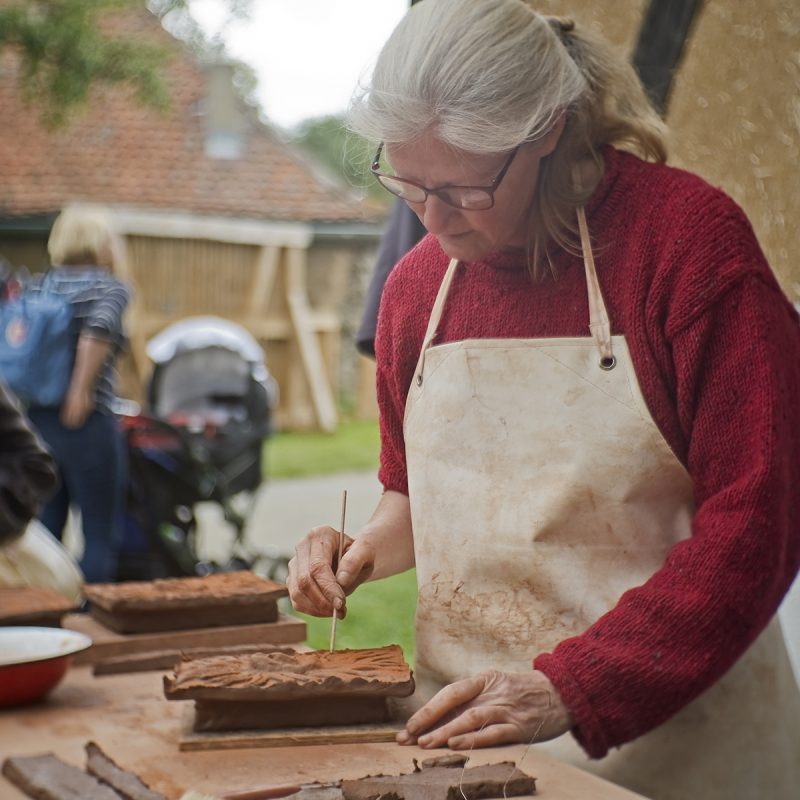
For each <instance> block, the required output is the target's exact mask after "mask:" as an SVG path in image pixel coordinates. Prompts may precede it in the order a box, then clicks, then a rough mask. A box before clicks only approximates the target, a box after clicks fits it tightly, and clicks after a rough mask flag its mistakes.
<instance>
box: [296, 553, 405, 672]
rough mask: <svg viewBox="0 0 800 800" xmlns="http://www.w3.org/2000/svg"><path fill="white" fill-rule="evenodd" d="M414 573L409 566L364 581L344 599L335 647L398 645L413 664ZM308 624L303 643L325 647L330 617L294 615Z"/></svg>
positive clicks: (327, 643) (328, 633) (320, 648)
mask: <svg viewBox="0 0 800 800" xmlns="http://www.w3.org/2000/svg"><path fill="white" fill-rule="evenodd" d="M416 606H417V576H416V572H415V571H414V570H413V569H412V570H409V571H408V572H404V573H403V574H402V575H395V576H393V577H391V578H386V579H385V580H382V581H375V582H373V583H365V584H363V585H362V586H359V587H358V589H356V591H355V593H354V594H353V595H351V596H350V597H348V599H347V616H346V617H345V618H344V619H340V620H338V621H337V623H336V649H337V650H339V649H342V648H345V647H352V648H362V647H382V646H383V645H385V644H399V645H400V646H401V647H402V648H403V655H404V656H405V658H406V661H407V662H408V663H409V664H411V665H412V666H413V664H414V651H415V648H414V611H415V609H416ZM297 616H298V617H301V618H302V619H304V620H305V621H306V624H307V625H308V638H307V644H308V645H309V647H313V648H314V649H316V650H327V649H328V647H329V646H330V639H331V620H330V617H327V618H323V619H320V618H317V617H309V616H307V615H305V614H297Z"/></svg>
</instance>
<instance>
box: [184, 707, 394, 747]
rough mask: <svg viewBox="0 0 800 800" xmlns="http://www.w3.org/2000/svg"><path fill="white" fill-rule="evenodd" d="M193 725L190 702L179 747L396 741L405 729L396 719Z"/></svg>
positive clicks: (192, 708) (285, 745) (276, 745)
mask: <svg viewBox="0 0 800 800" xmlns="http://www.w3.org/2000/svg"><path fill="white" fill-rule="evenodd" d="M193 724H194V704H193V703H187V707H186V708H185V709H184V710H183V716H182V718H181V733H180V738H179V739H178V749H179V750H182V751H190V750H238V749H240V748H250V747H298V746H304V745H326V744H367V743H372V742H394V739H395V736H396V734H397V732H398V731H400V730H401V729H402V728H403V723H402V722H399V721H395V722H384V723H381V724H374V725H340V726H336V727H333V726H332V727H328V728H275V729H273V730H264V731H229V732H216V731H213V732H208V733H198V732H197V731H194V730H192V725H193Z"/></svg>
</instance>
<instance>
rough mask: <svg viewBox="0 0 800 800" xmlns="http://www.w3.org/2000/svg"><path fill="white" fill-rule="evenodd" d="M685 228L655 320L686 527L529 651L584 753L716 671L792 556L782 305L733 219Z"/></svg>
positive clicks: (796, 419) (796, 522)
mask: <svg viewBox="0 0 800 800" xmlns="http://www.w3.org/2000/svg"><path fill="white" fill-rule="evenodd" d="M698 229H699V230H698V234H697V237H696V238H695V239H694V240H692V241H686V242H680V240H678V245H679V246H678V247H677V248H676V255H675V262H674V264H673V266H675V264H677V262H678V261H682V266H681V268H680V270H678V269H677V268H675V269H673V270H672V271H673V273H676V274H677V273H679V274H680V275H682V276H683V277H679V278H674V279H671V280H672V284H671V285H670V286H669V289H668V290H667V289H663V291H664V292H667V291H668V292H669V293H670V295H671V309H672V310H671V313H670V314H669V317H668V321H667V324H666V328H665V327H664V325H663V320H662V322H661V330H662V336H663V335H664V333H663V332H664V330H666V342H665V343H666V348H665V350H666V351H668V352H669V353H670V354H671V360H672V363H671V367H670V368H671V369H672V370H674V397H673V398H672V400H671V402H672V403H674V405H675V407H676V409H677V415H678V418H679V420H680V425H681V427H682V429H683V435H684V436H685V440H686V442H688V446H687V451H686V455H685V460H686V465H687V468H688V470H689V472H690V474H691V477H692V480H693V483H694V487H695V509H696V511H695V516H694V518H693V523H692V535H691V537H690V538H689V539H688V540H686V541H683V542H681V543H679V544H678V545H676V546H675V547H674V548H673V550H672V551H671V552H670V554H669V556H668V558H667V561H666V563H665V564H664V566H663V567H662V568H661V569H660V570H659V571H658V572H657V573H656V574H654V575H653V576H652V577H651V578H650V580H648V581H647V582H646V583H645V584H643V585H642V586H640V587H637V588H635V589H632V590H630V591H628V592H626V593H625V594H624V595H623V596H622V598H621V599H620V600H619V602H618V604H617V605H616V606H615V607H614V608H613V609H612V610H611V611H610V612H609V613H607V614H606V615H604V616H603V617H601V618H600V619H599V620H598V621H597V622H596V623H595V624H594V625H593V626H591V627H590V628H589V629H588V630H587V631H586V632H585V633H584V634H582V635H580V636H577V637H574V638H571V639H568V640H565V641H564V642H562V643H560V644H559V645H558V646H557V647H556V648H555V650H554V651H553V652H552V653H550V654H542V655H539V656H538V657H537V658H535V660H534V667H535V668H536V669H539V670H541V671H542V672H544V673H545V674H546V675H547V676H548V677H549V678H550V679H551V680H552V681H553V683H554V685H555V686H556V688H557V689H558V691H559V692H560V694H561V696H562V698H563V700H564V701H565V702H566V704H567V705H568V706H569V707H570V709H571V710H572V712H573V713H574V715H575V718H576V720H577V726H576V728H575V730H574V733H575V735H576V737H577V739H578V740H579V742H580V743H581V745H582V746H583V747H584V749H585V750H586V751H587V752H588V753H589V755H590V756H593V757H596V758H599V757H602V756H603V755H605V753H606V752H607V751H608V749H609V748H611V747H614V746H618V745H620V744H623V743H624V742H627V741H630V740H632V739H635V738H636V737H638V736H640V735H642V734H644V733H646V732H647V731H649V730H651V729H653V728H654V727H656V726H658V725H659V724H661V723H663V722H665V721H666V720H667V719H668V718H669V717H671V716H672V715H673V714H675V713H676V712H677V711H679V710H680V709H681V708H682V707H683V706H685V705H686V704H687V703H689V702H690V701H691V700H693V699H694V698H696V697H697V696H699V695H700V694H701V693H702V692H703V691H704V690H705V689H707V688H708V687H709V686H711V685H712V684H713V683H714V682H715V681H716V680H717V679H719V678H720V677H721V676H722V675H723V673H725V672H726V671H727V670H728V669H729V668H730V667H731V666H732V665H733V663H734V662H735V661H736V660H737V659H738V658H739V657H740V656H741V655H742V654H743V653H744V651H745V650H746V649H747V647H748V646H749V645H750V644H751V643H752V642H753V641H754V639H755V638H756V637H757V636H758V634H759V633H760V632H761V631H762V630H763V629H764V627H765V626H766V625H767V623H768V621H769V620H770V618H771V617H772V616H773V615H774V614H775V612H776V611H777V608H778V606H779V604H780V601H781V599H782V598H783V596H784V594H785V592H786V591H787V590H788V588H789V586H790V585H791V582H792V579H793V578H794V576H795V575H796V573H797V570H798V565H800V504H798V503H797V497H798V494H797V492H798V489H797V487H798V486H800V457H798V453H800V402H798V398H800V325H799V324H798V319H797V315H796V313H795V312H794V310H793V309H792V308H791V306H790V304H789V303H788V302H787V300H786V298H785V297H784V296H783V295H782V293H781V291H780V289H779V287H778V286H777V284H776V282H775V280H774V278H773V277H772V275H771V273H770V272H769V269H768V267H767V266H766V264H765V262H764V259H763V256H762V254H761V252H760V250H759V248H758V245H757V243H756V242H755V238H754V236H753V235H752V231H751V230H750V228H749V224H748V223H747V222H746V220H743V219H742V218H738V219H737V214H736V213H735V212H734V213H727V216H726V217H725V218H724V219H722V220H720V221H719V224H718V225H717V229H716V230H715V231H711V230H709V229H705V230H703V224H702V223H698ZM701 234H708V236H711V237H712V242H713V243H714V245H715V246H709V241H708V237H706V238H703V236H701ZM720 252H722V253H723V254H724V258H723V260H722V261H719V259H720V258H721V256H720ZM714 259H718V263H714ZM664 283H665V284H667V283H669V281H664ZM645 389H646V387H643V390H645ZM645 394H646V395H647V392H646V391H645Z"/></svg>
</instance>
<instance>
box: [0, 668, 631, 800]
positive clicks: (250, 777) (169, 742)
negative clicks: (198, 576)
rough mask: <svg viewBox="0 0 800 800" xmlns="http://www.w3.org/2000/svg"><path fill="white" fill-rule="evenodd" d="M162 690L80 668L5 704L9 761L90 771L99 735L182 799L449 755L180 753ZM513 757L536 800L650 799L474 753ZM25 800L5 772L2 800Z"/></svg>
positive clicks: (534, 760) (391, 747)
mask: <svg viewBox="0 0 800 800" xmlns="http://www.w3.org/2000/svg"><path fill="white" fill-rule="evenodd" d="M161 686H162V673H161V672H147V673H135V674H127V675H108V676H102V677H93V676H92V674H91V671H90V669H89V668H88V667H85V666H80V667H75V668H73V669H71V670H70V671H69V672H68V673H67V675H66V677H65V678H64V680H63V682H62V683H61V684H60V685H59V686H58V687H57V688H56V689H55V690H54V691H53V692H52V693H51V694H50V696H49V697H48V698H47V699H46V700H44V701H42V702H40V703H38V704H35V705H30V706H27V707H22V708H17V709H3V710H0V759H1V758H5V757H6V756H11V755H38V754H41V753H45V752H53V753H55V754H56V755H58V756H59V757H60V758H62V759H63V760H64V761H68V762H70V763H72V764H74V765H76V766H80V767H84V766H85V763H86V756H85V753H84V749H83V748H84V745H85V744H86V742H87V741H90V740H91V741H95V742H97V744H99V745H100V747H102V748H103V750H105V752H106V753H107V754H108V755H109V756H111V758H113V759H114V760H115V761H116V762H117V763H118V764H119V765H120V766H122V767H124V768H126V769H130V770H132V771H133V772H136V773H137V774H138V775H139V776H140V777H141V778H142V779H143V780H144V781H145V782H146V783H148V784H150V785H151V786H152V787H153V788H154V789H157V790H159V791H161V792H162V793H163V794H165V795H166V796H167V797H169V798H179V797H180V795H181V794H182V793H183V792H184V791H185V790H187V789H196V790H198V791H203V792H206V793H209V794H214V793H220V792H222V791H224V790H233V789H246V788H248V787H252V786H258V785H262V784H269V783H287V782H298V783H299V782H304V781H313V780H336V779H339V778H358V777H361V776H364V775H375V774H376V773H380V772H383V773H393V772H394V773H400V772H410V771H411V768H412V763H411V759H412V758H417V759H421V758H429V757H431V756H432V755H434V754H436V753H441V752H443V751H427V750H420V749H419V748H416V747H399V746H398V745H395V744H393V743H386V744H337V745H327V746H306V747H280V748H274V749H271V748H259V749H243V750H214V751H207V750H206V751H200V752H181V751H179V750H178V736H179V731H180V726H181V716H182V713H183V706H184V703H177V702H168V701H167V700H165V699H164V696H163V694H162V689H161ZM523 755H524V760H523V761H522V763H519V759H520V758H521V757H522V756H523ZM508 760H514V761H517V762H518V765H519V766H520V767H521V768H522V769H523V770H524V771H525V772H527V773H528V774H530V775H534V776H535V777H536V778H537V786H538V793H537V797H541V798H546V799H547V800H635V798H639V800H641V797H640V795H637V794H634V793H632V792H629V791H627V790H625V789H621V788H619V787H617V786H614V785H612V784H610V783H608V782H606V781H603V780H600V779H599V778H596V777H595V776H593V775H590V774H588V773H586V772H583V771H582V770H578V769H575V768H574V767H571V766H567V765H565V764H561V763H559V762H558V761H555V760H553V759H551V758H549V757H548V756H546V755H544V754H543V753H537V752H536V748H535V747H534V748H530V749H528V750H527V752H526V748H525V747H524V746H513V747H505V748H491V749H486V750H475V751H473V752H472V753H471V754H470V764H471V765H473V766H474V765H478V764H486V763H496V762H499V761H508ZM24 797H25V795H23V794H22V793H21V792H19V791H18V790H17V789H16V787H14V786H12V784H10V783H9V782H8V781H6V779H5V778H3V777H2V776H0V800H24Z"/></svg>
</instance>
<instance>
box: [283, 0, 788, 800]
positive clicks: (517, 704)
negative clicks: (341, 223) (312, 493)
mask: <svg viewBox="0 0 800 800" xmlns="http://www.w3.org/2000/svg"><path fill="white" fill-rule="evenodd" d="M351 120H352V124H353V127H354V128H355V129H356V130H357V131H358V132H359V133H361V134H363V135H365V136H368V137H371V138H373V139H375V140H376V141H378V142H383V144H382V146H381V147H379V149H378V154H377V155H376V159H375V164H374V167H373V171H374V172H375V174H376V176H377V177H378V180H380V181H381V183H383V185H384V186H385V187H386V188H387V189H389V190H390V191H392V192H393V193H395V194H397V195H398V196H400V197H402V198H404V199H405V200H406V202H407V203H408V204H409V205H410V206H411V208H412V209H413V210H414V211H415V212H416V214H417V215H418V216H419V217H420V219H421V220H422V222H423V223H424V225H425V227H426V228H427V230H428V231H429V235H428V236H427V237H426V238H425V239H423V240H422V242H421V243H420V244H419V245H417V247H416V248H415V249H414V250H413V251H412V252H411V253H410V254H409V255H408V256H406V257H405V258H404V259H403V260H402V261H401V262H400V263H399V264H398V266H397V267H396V268H395V270H394V271H393V273H392V275H391V277H390V279H389V282H388V283H387V286H386V289H385V292H384V296H383V299H382V304H381V310H380V316H379V323H378V334H377V340H376V354H377V365H378V399H379V403H380V412H381V433H382V450H381V468H380V478H381V481H382V483H383V485H384V487H385V493H384V495H383V496H382V498H381V501H380V503H379V505H378V508H377V510H376V512H375V514H374V516H373V517H372V519H371V520H370V521H369V522H368V523H367V525H366V526H365V528H364V529H363V530H362V531H360V532H359V534H358V535H357V536H356V537H355V539H348V540H347V549H346V553H345V555H344V556H343V558H342V560H341V563H340V564H338V565H336V564H335V561H336V555H335V554H336V540H337V535H336V532H335V531H333V530H332V529H330V528H326V527H323V528H317V529H315V530H313V531H312V532H311V533H310V534H309V535H308V536H307V537H306V539H305V540H304V541H303V542H302V543H301V544H300V545H299V546H298V549H297V553H296V556H295V559H294V560H293V562H292V564H291V568H290V576H289V589H290V594H291V597H292V601H293V603H294V605H295V607H296V608H298V609H300V610H301V611H306V612H309V613H312V614H318V615H329V614H331V613H332V612H333V609H340V610H341V613H343V612H344V609H345V596H346V595H347V594H349V593H350V592H352V591H353V590H354V589H355V588H356V587H357V586H358V585H359V584H360V583H361V582H363V581H364V580H366V579H376V578H380V577H384V576H387V575H391V574H393V573H395V572H399V571H401V570H404V569H407V568H409V567H410V566H412V565H413V564H415V563H416V567H417V577H418V583H419V603H418V610H417V623H416V624H417V629H416V635H417V663H416V677H417V679H418V686H419V690H420V692H419V693H420V696H421V697H420V699H421V700H422V701H427V702H426V703H425V705H424V706H423V707H422V708H421V709H420V710H418V711H417V712H416V713H415V714H414V715H413V716H412V717H411V718H410V719H409V720H408V722H407V725H406V730H405V731H404V732H402V733H401V734H400V735H399V736H398V741H399V742H401V743H413V742H415V741H416V742H417V743H418V744H420V745H421V746H423V747H440V746H449V747H451V748H456V749H463V748H469V747H473V746H476V747H480V746H489V745H495V744H500V743H504V742H512V741H537V742H540V741H543V740H554V741H552V742H549V743H548V744H547V745H545V747H546V748H547V749H550V750H551V751H552V752H554V753H555V754H556V755H557V756H558V757H560V758H562V759H564V760H568V761H571V762H572V763H576V764H579V765H581V766H583V767H585V768H588V769H591V770H593V771H595V772H597V773H598V774H601V775H603V776H604V777H606V778H609V779H611V780H614V781H616V782H618V783H621V784H623V785H625V786H628V787H630V788H632V789H634V790H636V791H639V792H641V793H643V794H645V795H647V796H649V797H653V798H687V797H702V798H704V800H714V798H723V797H733V796H735V797H741V798H745V797H746V798H760V797H770V798H789V797H794V796H795V793H796V787H797V786H798V785H800V696H799V695H798V689H797V686H796V684H795V683H794V678H793V675H792V673H791V668H790V666H789V663H788V660H787V657H786V653H785V649H784V646H783V641H782V639H781V635H780V629H779V627H778V625H777V622H776V621H775V619H774V615H775V611H776V609H777V608H778V605H779V604H780V601H781V598H782V597H783V595H784V594H785V592H786V590H787V589H788V587H789V585H790V584H791V582H792V578H793V577H794V575H795V574H796V572H797V569H798V562H799V561H800V508H798V504H797V502H796V496H797V494H796V492H797V489H796V487H797V486H798V485H800V461H798V459H797V457H796V454H797V452H800V404H798V403H797V397H798V396H800V327H798V319H797V314H796V313H795V312H794V310H793V309H792V308H791V306H790V305H789V303H788V302H787V300H786V298H785V297H784V296H783V294H782V293H781V291H780V288H779V286H778V285H777V283H776V281H775V278H774V276H773V275H772V273H771V272H770V270H769V267H768V265H767V264H766V262H765V260H764V256H763V254H762V253H761V251H760V249H759V246H758V244H757V242H756V240H755V237H754V235H753V232H752V230H751V228H750V225H749V223H748V222H747V220H746V219H745V217H744V215H743V214H742V212H741V210H740V209H739V208H738V207H737V206H736V205H735V204H734V203H733V201H731V200H730V199H729V198H728V197H726V196H725V195H724V194H722V193H721V192H720V191H718V190H715V189H713V188H712V187H711V186H709V185H708V184H707V183H705V182H704V181H703V180H701V179H700V178H698V177H696V176H693V175H690V174H688V173H685V172H683V171H680V170H676V169H673V168H670V167H667V166H665V165H664V164H663V163H662V162H663V161H664V157H665V148H664V143H663V133H662V128H661V124H660V122H659V121H658V119H657V118H656V116H655V115H654V114H653V112H652V110H651V109H650V107H649V106H648V104H647V101H646V99H645V96H644V93H643V91H642V88H641V86H640V84H639V83H638V81H637V79H636V77H635V75H634V73H633V72H632V70H631V69H630V68H629V67H628V66H627V65H626V64H625V62H624V60H622V59H621V58H620V57H619V56H616V55H615V54H613V53H612V52H611V51H610V50H609V48H608V47H607V46H606V45H605V44H604V43H602V42H600V41H597V40H596V39H595V38H594V37H592V36H590V35H588V34H587V33H586V32H584V31H582V30H580V29H579V28H576V27H574V26H573V25H572V24H571V23H569V22H565V21H558V20H552V19H546V18H544V17H542V16H540V15H538V14H537V13H535V12H534V11H533V10H532V9H530V8H529V7H528V6H527V5H526V4H524V3H522V2H520V0H468V1H467V0H426V2H424V3H420V4H418V5H415V6H414V7H413V9H412V10H411V11H410V12H409V13H408V15H407V16H406V17H405V19H404V20H403V21H402V22H401V23H400V25H399V26H398V28H397V29H396V31H395V32H394V33H393V35H392V37H391V38H390V40H389V41H388V43H387V44H386V46H385V47H384V49H383V51H382V53H381V56H380V58H379V60H378V63H377V66H376V69H375V71H374V74H373V78H372V85H371V87H370V90H369V91H368V92H367V93H366V94H364V96H363V97H361V98H360V99H359V100H357V101H356V102H355V104H354V107H353V109H352V115H351ZM621 148H626V149H627V151H626V150H623V149H621ZM645 159H647V160H645ZM587 334H588V335H587ZM334 567H335V568H336V573H335V575H334V572H333V569H334ZM531 664H533V669H532V670H531ZM568 731H569V732H571V733H572V736H562V734H564V733H565V732H568ZM578 745H579V746H578ZM589 759H593V760H591V761H590V760H589ZM595 759H601V760H595Z"/></svg>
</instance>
